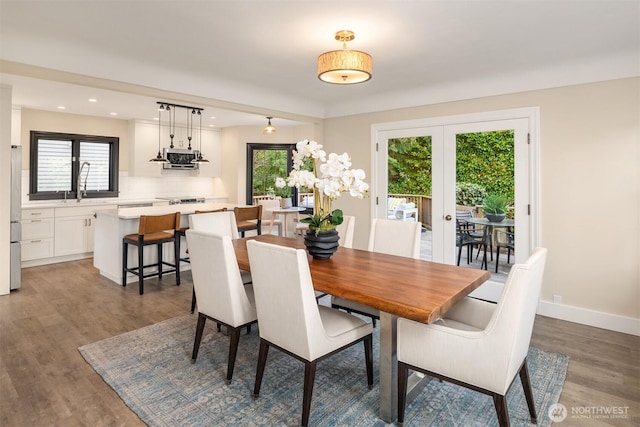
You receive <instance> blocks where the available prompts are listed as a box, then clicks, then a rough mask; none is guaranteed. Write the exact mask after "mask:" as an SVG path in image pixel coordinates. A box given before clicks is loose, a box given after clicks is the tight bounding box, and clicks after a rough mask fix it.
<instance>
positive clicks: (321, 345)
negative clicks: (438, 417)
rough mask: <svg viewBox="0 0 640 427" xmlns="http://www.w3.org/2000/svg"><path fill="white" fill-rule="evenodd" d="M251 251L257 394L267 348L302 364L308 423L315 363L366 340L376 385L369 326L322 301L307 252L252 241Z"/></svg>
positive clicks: (370, 382) (369, 368) (367, 358)
mask: <svg viewBox="0 0 640 427" xmlns="http://www.w3.org/2000/svg"><path fill="white" fill-rule="evenodd" d="M247 250H248V254H249V262H250V264H251V273H252V275H253V280H254V291H255V301H256V309H257V311H258V321H259V324H260V327H259V331H260V350H259V354H258V367H257V370H256V382H255V386H254V390H253V395H254V397H256V398H257V397H258V395H259V393H260V385H261V383H262V376H263V374H264V369H265V366H266V362H267V353H268V351H269V347H275V348H277V349H279V350H281V351H283V352H284V353H286V354H288V355H290V356H292V357H294V358H296V359H298V360H300V361H301V362H303V363H304V365H305V369H304V387H303V397H302V425H303V426H306V425H307V424H308V423H309V413H310V410H311V395H312V393H313V382H314V379H315V371H316V364H317V363H318V362H319V361H320V360H323V359H325V358H327V357H329V356H331V355H332V354H334V353H337V352H339V351H341V350H344V349H345V348H346V347H349V346H351V345H353V344H355V343H358V342H360V341H363V342H364V349H365V361H366V367H367V381H368V385H369V388H371V387H372V386H373V355H372V343H373V338H372V331H373V328H372V327H371V325H370V324H369V323H367V322H365V321H363V320H362V319H359V318H357V317H355V316H352V315H350V314H347V313H344V312H341V311H338V310H334V309H332V308H329V307H326V306H322V305H318V304H317V303H316V299H315V296H314V290H313V282H312V280H311V273H310V270H309V261H308V259H307V253H306V252H305V251H304V250H302V249H293V248H286V247H283V246H277V245H271V244H267V243H263V242H257V241H248V242H247Z"/></svg>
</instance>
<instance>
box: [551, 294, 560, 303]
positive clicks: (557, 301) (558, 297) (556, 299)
mask: <svg viewBox="0 0 640 427" xmlns="http://www.w3.org/2000/svg"><path fill="white" fill-rule="evenodd" d="M553 303H554V304H562V295H554V296H553Z"/></svg>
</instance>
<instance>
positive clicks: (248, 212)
mask: <svg viewBox="0 0 640 427" xmlns="http://www.w3.org/2000/svg"><path fill="white" fill-rule="evenodd" d="M233 212H234V213H235V215H236V224H238V233H240V237H244V232H245V231H249V230H256V231H257V233H258V235H260V234H262V205H257V206H243V207H235V208H233Z"/></svg>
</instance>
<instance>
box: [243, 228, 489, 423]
mask: <svg viewBox="0 0 640 427" xmlns="http://www.w3.org/2000/svg"><path fill="white" fill-rule="evenodd" d="M247 240H258V241H261V242H266V243H272V244H276V245H281V246H287V247H292V248H296V249H304V248H305V246H304V240H303V239H292V238H286V237H280V236H274V235H261V236H252V237H247V238H243V239H235V240H234V241H233V245H234V249H235V253H236V257H237V259H238V266H239V267H240V268H241V269H244V270H251V266H250V264H249V256H248V253H247V244H246V243H247ZM309 267H310V271H311V278H312V279H313V287H314V288H315V290H316V291H320V292H324V293H327V294H331V295H335V296H338V297H342V298H346V299H349V300H351V301H356V302H359V303H362V304H366V305H368V306H370V307H374V308H377V309H379V310H380V361H379V363H380V397H379V401H380V414H379V415H380V418H381V419H382V420H383V421H385V422H393V421H394V420H395V419H396V416H397V404H398V396H397V355H396V320H397V318H398V317H405V318H407V319H412V320H415V321H418V322H422V323H432V322H435V321H436V320H438V319H439V318H440V317H442V315H443V314H444V313H446V312H447V310H449V308H451V307H452V306H453V305H454V304H455V303H456V302H458V301H460V300H461V299H462V298H464V297H465V296H466V295H468V294H469V293H471V292H472V291H473V290H474V289H476V288H477V287H479V286H480V285H481V284H482V283H484V282H485V281H486V280H488V279H489V277H490V274H489V273H488V272H487V271H483V270H477V269H471V268H464V267H457V266H454V265H448V264H440V263H436V262H430V261H424V260H418V259H413V258H405V257H399V256H394V255H386V254H381V253H377V252H371V251H364V250H358V249H350V248H344V247H339V248H338V251H337V252H336V253H335V254H334V255H333V256H332V257H331V258H330V259H328V260H315V259H312V258H311V257H309ZM411 383H412V382H411V381H410V385H411ZM413 385H415V386H416V387H415V391H414V392H411V391H409V392H408V394H407V395H408V401H410V400H409V399H411V398H413V397H415V395H416V394H417V392H418V391H419V389H420V387H419V386H418V381H417V380H414V381H413Z"/></svg>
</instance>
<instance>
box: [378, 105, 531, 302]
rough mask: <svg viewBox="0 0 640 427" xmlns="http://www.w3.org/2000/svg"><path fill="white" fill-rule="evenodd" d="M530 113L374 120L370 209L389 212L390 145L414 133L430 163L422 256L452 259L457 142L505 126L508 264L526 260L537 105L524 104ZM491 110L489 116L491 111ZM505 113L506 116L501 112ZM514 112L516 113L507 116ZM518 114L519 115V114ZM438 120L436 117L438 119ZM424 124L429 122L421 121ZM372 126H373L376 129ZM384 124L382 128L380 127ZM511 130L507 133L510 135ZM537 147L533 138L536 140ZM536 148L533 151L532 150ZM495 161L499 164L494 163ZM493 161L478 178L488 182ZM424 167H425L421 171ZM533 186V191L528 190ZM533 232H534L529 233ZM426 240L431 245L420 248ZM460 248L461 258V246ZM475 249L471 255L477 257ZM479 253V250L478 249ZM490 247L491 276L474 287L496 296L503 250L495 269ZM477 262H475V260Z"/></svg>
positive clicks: (503, 273)
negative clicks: (510, 223) (509, 175)
mask: <svg viewBox="0 0 640 427" xmlns="http://www.w3.org/2000/svg"><path fill="white" fill-rule="evenodd" d="M528 112H529V113H531V114H529V115H527V114H524V115H523V114H522V110H514V112H512V113H511V114H505V113H504V112H502V113H499V114H493V115H492V114H491V113H487V114H486V115H483V116H458V117H448V118H441V119H429V120H425V121H411V122H400V123H394V124H385V125H379V126H374V129H373V130H374V132H373V136H374V138H375V141H376V143H377V151H376V153H375V171H374V173H373V175H374V179H375V183H374V186H375V188H374V191H375V194H376V196H377V205H376V207H375V213H374V215H375V216H376V217H379V218H387V217H388V215H389V212H388V205H387V203H385V201H386V200H387V197H388V194H389V191H388V189H389V181H388V177H389V174H388V171H389V149H390V147H391V149H393V147H392V145H393V144H394V143H395V142H396V141H398V138H418V139H419V140H420V141H423V144H425V145H427V149H428V148H429V147H428V146H429V145H430V151H431V162H430V165H429V164H426V165H425V167H426V168H430V169H431V170H430V175H431V199H430V208H431V216H430V221H431V223H430V224H429V226H430V228H431V230H427V231H426V232H425V233H423V242H422V244H423V251H422V254H423V258H424V259H428V260H431V261H435V262H443V263H447V264H455V263H456V262H457V246H456V221H455V218H456V209H457V204H456V185H457V184H459V182H457V180H458V176H457V173H456V172H457V170H456V169H457V167H458V168H459V169H462V166H463V165H462V164H460V163H458V162H459V161H461V160H460V159H458V155H457V154H458V148H459V146H460V144H462V142H463V141H466V140H469V139H473V138H469V137H474V136H478V135H481V136H484V135H489V134H490V133H492V132H503V133H504V132H505V131H506V135H508V137H509V138H512V141H509V144H513V145H512V147H511V149H512V154H511V156H512V157H511V161H512V164H511V165H509V166H510V167H511V170H513V181H512V184H513V189H512V194H513V218H514V221H515V227H514V228H513V229H512V230H511V231H515V232H514V237H515V251H514V252H515V253H514V254H513V253H512V254H511V264H513V263H514V262H516V261H523V260H525V259H526V258H527V257H528V255H529V252H530V250H531V249H532V247H533V246H535V245H534V243H537V238H535V236H537V226H536V224H537V221H536V220H535V219H533V220H532V212H533V213H535V212H537V209H532V205H533V207H535V205H537V203H535V200H537V186H536V185H533V184H534V183H535V182H537V180H536V178H535V176H536V173H537V171H535V170H532V167H533V169H535V168H536V163H535V162H534V161H532V158H533V159H535V158H537V156H536V155H533V156H532V146H531V144H530V143H529V141H530V134H531V127H532V121H533V120H532V117H530V116H531V115H533V116H534V119H535V118H536V117H537V115H536V114H535V113H536V111H535V110H533V111H531V110H528ZM492 116H493V117H492ZM505 116H506V117H505ZM509 116H515V117H509ZM518 116H521V117H518ZM438 122H440V123H441V124H440V123H438ZM424 124H433V125H430V126H424ZM376 128H377V129H376ZM385 128H386V129H385ZM511 135H512V137H511ZM535 146H536V147H537V144H535ZM534 154H536V153H534ZM498 166H500V165H498ZM494 167H496V163H494V164H493V165H489V166H486V167H485V169H486V170H478V175H479V177H480V176H481V177H486V178H482V179H480V178H479V179H480V181H481V182H482V180H483V179H485V180H487V181H486V182H484V183H485V184H487V186H489V187H490V185H489V184H491V183H490V182H488V180H490V179H491V176H492V173H491V172H492V171H491V169H492V168H494ZM426 172H427V173H428V172H429V171H426ZM532 189H533V190H535V193H536V194H532ZM532 237H533V238H532ZM429 246H430V248H431V250H430V251H429V250H428V249H427V250H425V248H428V247H429ZM493 250H494V251H495V248H493ZM463 253H465V258H466V251H463ZM476 256H477V255H474V257H476ZM481 256H482V255H481ZM491 256H494V257H495V255H493V254H492V253H491V252H489V253H488V254H487V257H488V258H489V259H488V261H487V264H488V265H487V269H488V270H489V271H490V272H492V278H491V280H489V281H488V282H487V283H486V284H485V285H483V286H482V287H481V288H479V289H478V290H476V291H475V292H474V294H473V295H474V296H477V297H479V298H482V299H486V300H493V301H496V300H497V299H498V298H499V297H500V294H501V292H502V287H503V284H504V281H505V279H506V273H507V272H508V265H506V256H504V255H502V257H501V258H500V265H501V270H502V271H501V272H500V274H498V273H495V266H496V264H495V263H496V262H497V260H496V259H490V257H491ZM460 265H461V266H465V265H466V260H463V261H461V264H460ZM475 265H476V266H477V264H475Z"/></svg>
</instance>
